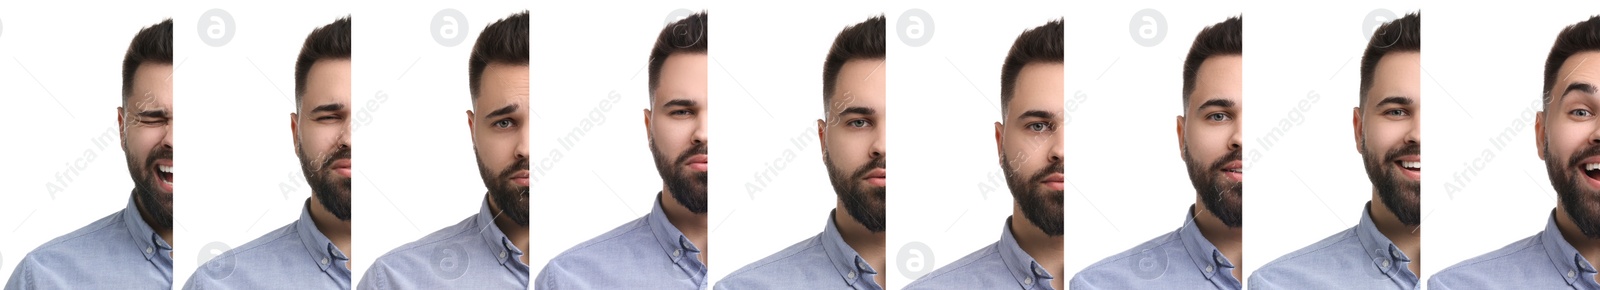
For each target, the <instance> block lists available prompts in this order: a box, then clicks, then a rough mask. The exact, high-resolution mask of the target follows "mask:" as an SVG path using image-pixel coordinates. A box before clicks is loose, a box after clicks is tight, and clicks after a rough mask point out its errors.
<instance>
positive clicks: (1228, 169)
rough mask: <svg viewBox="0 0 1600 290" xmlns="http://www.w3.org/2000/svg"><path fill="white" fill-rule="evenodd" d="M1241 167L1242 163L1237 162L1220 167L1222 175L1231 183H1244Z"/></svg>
mask: <svg viewBox="0 0 1600 290" xmlns="http://www.w3.org/2000/svg"><path fill="white" fill-rule="evenodd" d="M1243 165H1244V163H1242V162H1239V160H1234V161H1229V162H1228V163H1227V164H1223V165H1222V175H1224V176H1227V177H1228V179H1231V180H1233V181H1236V182H1242V181H1244V170H1243V168H1244V167H1243Z"/></svg>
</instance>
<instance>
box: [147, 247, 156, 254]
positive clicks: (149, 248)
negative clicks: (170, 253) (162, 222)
mask: <svg viewBox="0 0 1600 290" xmlns="http://www.w3.org/2000/svg"><path fill="white" fill-rule="evenodd" d="M155 250H156V249H155V248H151V247H144V253H145V254H149V253H150V252H154V251H155Z"/></svg>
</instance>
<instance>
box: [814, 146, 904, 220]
mask: <svg viewBox="0 0 1600 290" xmlns="http://www.w3.org/2000/svg"><path fill="white" fill-rule="evenodd" d="M878 156H879V157H877V158H873V159H872V160H870V161H868V162H867V164H864V165H862V166H861V167H860V168H857V169H856V170H855V171H854V172H850V173H849V175H845V174H846V172H844V171H843V170H841V169H840V168H838V167H835V166H833V160H831V159H828V158H827V157H824V158H822V160H823V165H827V167H828V177H829V180H831V181H832V183H833V192H834V193H835V194H838V195H839V200H840V201H842V202H844V208H845V211H846V212H847V213H849V214H850V217H852V218H855V219H856V221H858V222H861V225H862V226H865V227H866V228H867V231H870V232H874V233H881V232H883V230H884V224H885V222H884V211H883V205H884V197H885V195H886V194H885V193H886V191H887V189H888V187H873V186H868V185H867V184H866V182H865V181H863V179H866V178H867V174H871V173H872V170H873V169H879V168H885V165H887V163H886V162H885V161H884V157H883V155H878Z"/></svg>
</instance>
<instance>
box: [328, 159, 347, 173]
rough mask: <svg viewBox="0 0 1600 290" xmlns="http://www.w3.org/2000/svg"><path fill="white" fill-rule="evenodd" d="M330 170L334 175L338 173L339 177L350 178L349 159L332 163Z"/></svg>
mask: <svg viewBox="0 0 1600 290" xmlns="http://www.w3.org/2000/svg"><path fill="white" fill-rule="evenodd" d="M330 168H331V169H333V172H334V173H338V174H339V175H341V176H344V177H345V178H350V159H349V158H345V159H339V160H334V161H333V166H330Z"/></svg>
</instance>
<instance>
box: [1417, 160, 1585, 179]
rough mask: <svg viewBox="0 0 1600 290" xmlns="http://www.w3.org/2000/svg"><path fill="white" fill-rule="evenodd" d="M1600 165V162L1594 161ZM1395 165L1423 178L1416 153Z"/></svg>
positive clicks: (1418, 177)
mask: <svg viewBox="0 0 1600 290" xmlns="http://www.w3.org/2000/svg"><path fill="white" fill-rule="evenodd" d="M1592 164H1595V165H1600V163H1592ZM1394 166H1395V167H1399V168H1400V173H1401V174H1402V175H1405V176H1406V177H1407V178H1411V180H1422V157H1419V156H1416V155H1410V156H1404V157H1400V158H1398V160H1395V161H1394Z"/></svg>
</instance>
